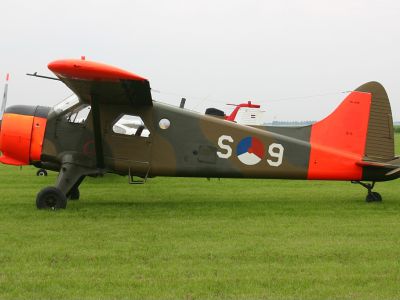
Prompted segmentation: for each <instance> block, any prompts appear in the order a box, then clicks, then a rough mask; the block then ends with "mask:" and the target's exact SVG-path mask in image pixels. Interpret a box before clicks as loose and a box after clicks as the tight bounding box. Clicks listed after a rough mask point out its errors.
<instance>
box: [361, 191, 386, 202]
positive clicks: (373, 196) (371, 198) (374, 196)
mask: <svg viewBox="0 0 400 300" xmlns="http://www.w3.org/2000/svg"><path fill="white" fill-rule="evenodd" d="M365 201H367V202H381V201H382V196H381V194H379V193H377V192H371V193H368V195H367V197H366V198H365Z"/></svg>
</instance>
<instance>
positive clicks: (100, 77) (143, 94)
mask: <svg viewBox="0 0 400 300" xmlns="http://www.w3.org/2000/svg"><path fill="white" fill-rule="evenodd" d="M48 68H49V69H50V70H51V71H52V72H53V73H54V74H55V75H56V76H57V77H58V78H59V79H60V80H61V81H62V82H64V83H65V84H66V85H67V86H68V87H69V88H70V89H71V90H72V91H73V92H74V93H75V94H77V95H78V96H79V98H80V99H81V100H82V101H83V102H87V103H93V101H95V102H97V103H108V104H111V103H113V104H131V105H134V106H138V105H147V106H151V105H153V101H152V98H151V93H150V84H149V81H148V80H147V79H145V78H143V77H140V76H138V75H136V74H133V73H130V72H128V71H125V70H122V69H119V68H116V67H113V66H109V65H106V64H102V63H97V62H92V61H87V60H83V59H82V60H79V59H65V60H57V61H53V62H51V63H49V65H48Z"/></svg>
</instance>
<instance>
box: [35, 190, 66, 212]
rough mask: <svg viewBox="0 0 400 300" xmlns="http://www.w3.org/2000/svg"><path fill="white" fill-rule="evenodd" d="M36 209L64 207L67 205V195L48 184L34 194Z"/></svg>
mask: <svg viewBox="0 0 400 300" xmlns="http://www.w3.org/2000/svg"><path fill="white" fill-rule="evenodd" d="M36 207H37V208H38V209H53V210H54V209H64V208H66V207H67V197H66V196H65V195H64V194H63V192H61V190H59V189H58V188H56V187H53V186H49V187H46V188H44V189H43V190H41V191H40V192H39V193H38V194H37V196H36Z"/></svg>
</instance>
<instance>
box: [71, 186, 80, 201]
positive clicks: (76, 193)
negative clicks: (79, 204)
mask: <svg viewBox="0 0 400 300" xmlns="http://www.w3.org/2000/svg"><path fill="white" fill-rule="evenodd" d="M80 196H81V193H80V192H79V189H78V188H72V190H71V191H70V192H69V195H68V200H79V197H80Z"/></svg>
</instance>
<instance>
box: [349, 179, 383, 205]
mask: <svg viewBox="0 0 400 300" xmlns="http://www.w3.org/2000/svg"><path fill="white" fill-rule="evenodd" d="M351 183H356V184H359V185H361V186H363V187H365V188H366V189H367V190H368V194H367V196H366V197H365V201H366V202H381V201H382V196H381V194H379V193H378V192H373V191H372V189H373V188H374V186H375V181H373V182H372V183H364V182H361V181H352V182H351Z"/></svg>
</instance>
